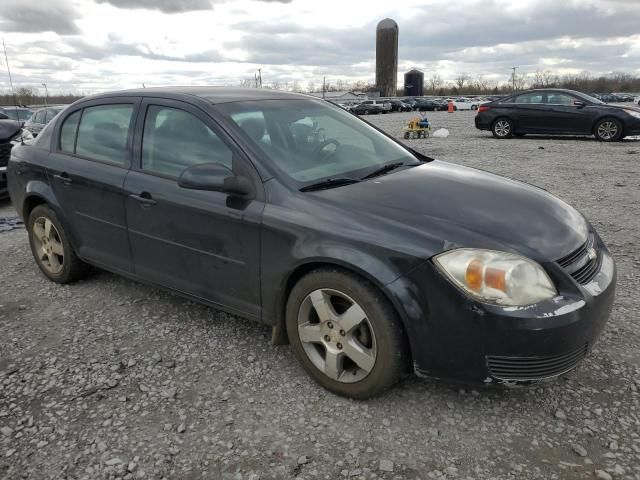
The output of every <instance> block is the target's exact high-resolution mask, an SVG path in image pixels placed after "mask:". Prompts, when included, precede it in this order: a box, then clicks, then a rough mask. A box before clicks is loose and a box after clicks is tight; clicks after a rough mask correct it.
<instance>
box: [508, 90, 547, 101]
mask: <svg viewBox="0 0 640 480" xmlns="http://www.w3.org/2000/svg"><path fill="white" fill-rule="evenodd" d="M543 101H544V94H543V93H541V92H532V93H525V94H523V95H518V96H517V97H516V100H515V102H516V103H533V104H541V103H543Z"/></svg>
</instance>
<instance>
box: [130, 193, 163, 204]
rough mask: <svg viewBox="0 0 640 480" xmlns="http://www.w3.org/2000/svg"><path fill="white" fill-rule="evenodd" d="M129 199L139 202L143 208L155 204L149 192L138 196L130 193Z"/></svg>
mask: <svg viewBox="0 0 640 480" xmlns="http://www.w3.org/2000/svg"><path fill="white" fill-rule="evenodd" d="M129 197H131V198H133V199H134V200H135V201H137V202H140V203H141V204H142V206H143V207H146V206H149V207H150V206H151V205H155V204H156V203H158V202H156V201H155V200H154V199H153V197H152V196H151V194H150V193H149V192H142V193H141V194H140V195H136V194H134V193H132V194H131V195H129Z"/></svg>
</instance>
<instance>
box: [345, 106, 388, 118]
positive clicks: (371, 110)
mask: <svg viewBox="0 0 640 480" xmlns="http://www.w3.org/2000/svg"><path fill="white" fill-rule="evenodd" d="M349 111H350V112H351V113H354V114H356V115H370V114H376V115H380V114H382V113H386V110H385V109H384V107H383V106H382V105H381V104H377V105H376V104H369V103H361V104H359V105H355V106H353V107H351V108H350V109H349Z"/></svg>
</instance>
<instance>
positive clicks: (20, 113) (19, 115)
mask: <svg viewBox="0 0 640 480" xmlns="http://www.w3.org/2000/svg"><path fill="white" fill-rule="evenodd" d="M4 114H5V115H6V116H7V117H9V118H10V119H12V120H29V119H30V118H31V115H32V114H33V112H32V111H31V110H24V109H20V108H18V109H17V110H16V109H15V108H5V109H4Z"/></svg>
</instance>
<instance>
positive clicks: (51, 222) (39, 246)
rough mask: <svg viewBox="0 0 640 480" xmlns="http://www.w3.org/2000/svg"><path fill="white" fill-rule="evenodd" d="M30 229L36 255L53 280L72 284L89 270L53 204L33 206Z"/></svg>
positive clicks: (43, 270)
mask: <svg viewBox="0 0 640 480" xmlns="http://www.w3.org/2000/svg"><path fill="white" fill-rule="evenodd" d="M27 230H28V232H29V245H30V246H31V253H33V258H34V259H35V261H36V263H37V264H38V267H40V270H41V271H42V273H44V274H45V275H46V277H47V278H49V280H53V281H54V282H57V283H68V282H72V281H74V280H78V279H79V278H82V277H83V276H84V275H85V274H86V273H87V270H88V266H87V264H86V263H84V262H83V261H82V260H80V259H79V258H78V257H77V256H76V254H75V252H74V251H73V248H72V247H71V244H70V243H69V239H68V237H67V234H66V232H65V231H64V229H63V228H62V224H61V223H60V220H58V217H57V215H56V214H55V212H53V210H51V209H50V208H49V207H47V206H46V205H38V206H37V207H36V208H34V209H33V211H32V212H31V214H30V215H29V219H28V220H27Z"/></svg>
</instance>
